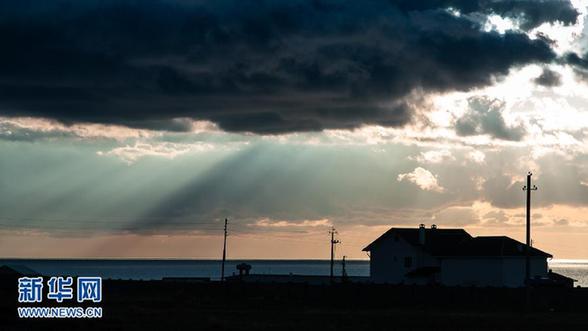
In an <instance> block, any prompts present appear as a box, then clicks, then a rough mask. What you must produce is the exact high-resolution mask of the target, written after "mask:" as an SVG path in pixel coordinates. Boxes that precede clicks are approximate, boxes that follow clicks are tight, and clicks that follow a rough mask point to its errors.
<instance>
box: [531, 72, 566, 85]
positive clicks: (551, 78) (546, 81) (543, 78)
mask: <svg viewBox="0 0 588 331" xmlns="http://www.w3.org/2000/svg"><path fill="white" fill-rule="evenodd" d="M534 81H535V83H536V84H538V85H542V86H546V87H553V86H559V85H561V75H560V74H559V73H558V72H556V71H553V70H550V69H547V68H545V69H543V72H542V73H541V75H540V76H539V77H537V78H535V80H534Z"/></svg>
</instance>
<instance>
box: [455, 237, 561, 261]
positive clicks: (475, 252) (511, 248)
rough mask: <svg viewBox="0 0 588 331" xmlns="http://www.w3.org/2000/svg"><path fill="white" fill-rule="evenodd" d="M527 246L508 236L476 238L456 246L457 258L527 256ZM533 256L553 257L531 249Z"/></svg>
mask: <svg viewBox="0 0 588 331" xmlns="http://www.w3.org/2000/svg"><path fill="white" fill-rule="evenodd" d="M526 246H527V245H525V244H523V243H522V242H519V241H517V240H514V239H512V238H509V237H506V236H488V237H475V238H472V239H471V240H467V241H464V242H462V243H461V244H459V245H457V246H456V251H455V252H453V254H449V255H454V256H455V255H457V256H526V250H525V248H526ZM530 249H531V251H530V255H531V256H542V257H552V256H551V254H549V253H546V252H544V251H542V250H539V249H537V248H534V247H531V248H530Z"/></svg>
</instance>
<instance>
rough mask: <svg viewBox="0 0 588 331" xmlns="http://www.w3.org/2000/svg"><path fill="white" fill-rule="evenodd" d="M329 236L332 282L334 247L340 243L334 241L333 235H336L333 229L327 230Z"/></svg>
mask: <svg viewBox="0 0 588 331" xmlns="http://www.w3.org/2000/svg"><path fill="white" fill-rule="evenodd" d="M329 234H330V235H331V273H330V276H331V282H333V267H334V265H335V245H336V244H339V243H341V242H340V241H339V240H337V239H335V234H337V230H335V227H332V228H331V230H329Z"/></svg>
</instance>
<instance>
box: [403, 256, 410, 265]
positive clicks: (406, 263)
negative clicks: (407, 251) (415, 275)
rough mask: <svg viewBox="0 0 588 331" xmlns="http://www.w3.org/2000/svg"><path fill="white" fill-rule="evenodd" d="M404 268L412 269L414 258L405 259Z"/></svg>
mask: <svg viewBox="0 0 588 331" xmlns="http://www.w3.org/2000/svg"><path fill="white" fill-rule="evenodd" d="M404 267H405V268H410V267H412V256H407V257H405V258H404Z"/></svg>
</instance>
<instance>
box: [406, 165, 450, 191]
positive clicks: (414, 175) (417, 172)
mask: <svg viewBox="0 0 588 331" xmlns="http://www.w3.org/2000/svg"><path fill="white" fill-rule="evenodd" d="M397 180H398V181H399V182H401V181H404V180H407V181H409V182H411V183H414V184H416V185H417V186H418V187H420V188H421V189H422V190H425V191H434V192H443V191H444V190H445V189H444V188H443V187H441V186H440V185H439V183H438V182H437V176H435V175H433V174H432V173H431V172H430V171H428V170H427V169H424V168H421V167H417V168H415V169H414V171H412V172H409V173H405V174H400V175H398V177H397Z"/></svg>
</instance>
